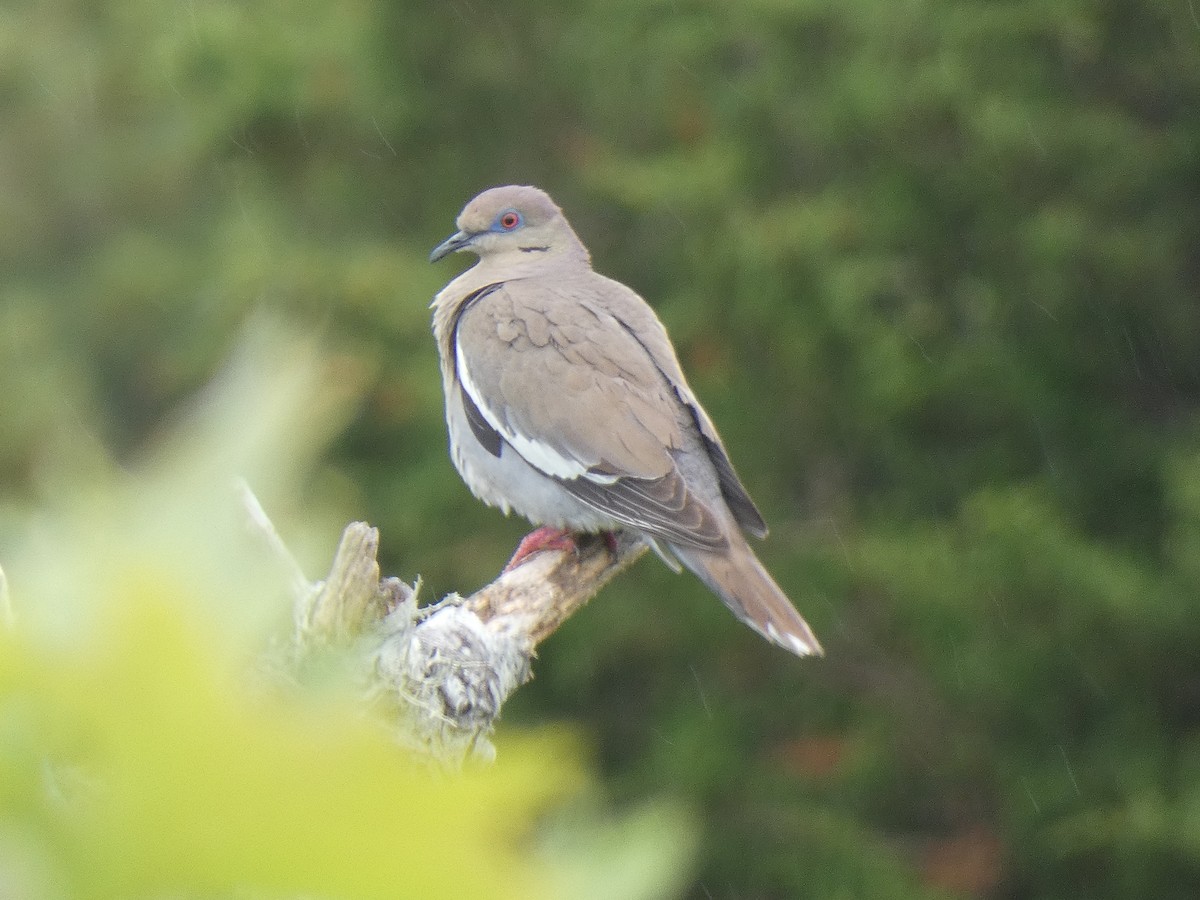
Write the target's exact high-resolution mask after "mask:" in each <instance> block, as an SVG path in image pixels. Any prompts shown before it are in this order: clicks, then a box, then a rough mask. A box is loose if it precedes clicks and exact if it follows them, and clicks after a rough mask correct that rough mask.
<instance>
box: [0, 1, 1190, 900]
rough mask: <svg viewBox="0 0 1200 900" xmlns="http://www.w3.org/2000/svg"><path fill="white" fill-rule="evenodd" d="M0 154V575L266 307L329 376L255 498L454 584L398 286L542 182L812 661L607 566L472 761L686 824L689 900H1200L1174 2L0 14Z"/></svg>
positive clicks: (682, 596)
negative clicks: (476, 201) (611, 287)
mask: <svg viewBox="0 0 1200 900" xmlns="http://www.w3.org/2000/svg"><path fill="white" fill-rule="evenodd" d="M0 125H2V127H0V197H2V198H3V202H4V212H3V215H2V216H0V272H2V273H3V274H2V276H0V422H3V427H2V428H0V565H3V564H6V563H7V562H8V560H7V558H6V556H5V554H6V553H10V554H11V553H16V552H17V550H16V549H15V548H18V547H20V546H21V545H22V543H23V541H24V540H25V539H26V536H27V533H28V531H29V529H30V527H31V522H34V521H35V520H36V519H37V517H38V515H39V511H40V510H42V509H43V508H44V507H45V505H46V504H47V503H48V502H49V501H48V499H47V498H48V496H54V495H55V492H56V491H57V492H59V494H60V495H61V493H62V492H63V488H62V486H61V484H62V482H63V478H64V477H66V476H63V475H62V474H61V473H63V472H67V473H70V476H71V477H70V478H68V479H67V480H68V482H69V483H70V484H73V485H78V484H81V483H82V484H86V483H87V477H88V473H89V472H91V471H92V469H91V468H89V466H93V465H95V464H94V463H93V462H90V460H92V459H93V456H94V455H95V453H96V452H97V451H96V450H95V447H96V446H99V447H103V448H107V449H108V451H109V452H111V454H113V456H114V457H115V459H116V460H117V462H118V463H119V464H122V465H124V464H130V461H132V460H136V459H138V458H139V454H141V453H142V452H143V449H142V448H144V447H145V446H146V444H147V441H149V440H151V439H152V438H153V437H154V436H155V435H157V434H160V433H162V431H163V429H165V428H167V427H168V424H169V423H170V422H172V421H173V417H174V415H175V413H174V411H175V410H176V409H177V408H178V407H179V405H180V404H181V403H182V402H183V401H184V399H185V398H187V397H189V396H191V395H193V394H194V393H195V392H196V391H197V390H198V389H199V388H200V387H201V386H202V385H204V384H205V383H206V382H207V381H209V379H210V378H212V376H213V374H214V373H215V372H216V371H218V370H219V368H220V365H221V362H222V360H223V359H225V357H226V356H227V355H228V353H229V352H230V348H231V347H232V346H233V345H234V343H235V341H236V339H237V338H236V336H237V335H238V333H239V331H240V330H241V328H242V325H243V323H244V322H245V321H247V320H248V319H249V318H251V317H252V316H253V315H254V314H255V313H256V312H259V311H262V310H264V309H265V310H270V311H272V312H273V313H274V314H275V315H278V316H282V317H284V318H286V319H287V320H289V321H291V322H292V323H293V324H295V325H297V326H298V327H301V328H302V329H304V330H306V331H308V332H309V333H310V334H315V335H318V336H319V337H320V340H321V341H322V342H324V343H325V345H326V346H328V347H331V348H333V352H334V353H335V363H336V364H335V365H332V366H331V367H330V368H329V369H328V370H326V375H327V377H328V378H330V379H333V380H335V381H336V380H338V379H342V378H344V379H346V380H348V381H351V382H355V383H358V382H360V381H362V382H365V384H366V385H367V387H366V391H365V398H364V400H363V401H362V402H361V404H360V405H359V406H357V407H354V408H353V415H352V416H351V418H350V421H349V422H348V424H346V425H345V426H344V427H340V428H339V430H338V431H337V437H336V438H335V439H334V442H333V444H332V446H331V447H330V449H329V450H328V452H327V453H326V454H325V455H324V456H323V457H321V460H320V462H319V463H316V464H314V465H313V466H312V467H311V468H310V469H308V470H306V471H308V472H309V474H308V475H306V476H305V477H304V478H303V479H300V480H299V482H298V484H297V485H295V492H294V494H293V496H291V497H290V498H289V500H288V502H289V503H290V504H292V505H293V506H294V507H295V508H297V509H299V508H305V507H307V508H309V509H311V510H314V511H316V512H315V515H314V517H312V521H316V522H319V523H323V524H325V525H326V526H328V529H329V530H328V533H327V534H325V535H308V537H307V538H306V539H307V540H308V541H309V542H310V551H311V553H312V556H313V558H314V559H318V560H319V559H320V552H321V551H320V550H319V549H318V548H319V547H321V546H322V541H325V542H327V546H328V547H332V544H333V541H334V538H335V535H336V525H335V524H334V523H336V522H339V521H341V520H345V519H349V518H352V517H363V518H367V519H369V520H370V521H372V522H373V523H374V524H377V525H379V526H380V527H381V529H382V533H383V540H384V544H385V554H386V564H387V568H389V569H391V570H392V571H394V572H396V573H397V574H402V575H406V576H410V577H411V576H412V575H414V574H416V573H417V572H419V573H420V574H421V575H423V576H424V578H425V579H426V582H427V587H428V589H429V590H430V592H431V593H442V592H445V591H448V590H452V589H458V590H463V591H466V590H469V589H471V588H474V587H475V586H477V585H478V584H480V583H482V582H484V581H486V580H488V579H490V577H491V576H492V575H493V574H494V573H495V571H496V570H497V569H498V568H499V566H500V565H502V563H503V561H504V559H505V558H506V556H507V554H508V552H510V550H511V548H512V546H513V544H514V543H515V540H516V539H517V537H518V536H519V534H520V533H521V530H522V527H523V523H520V522H506V521H504V520H502V519H500V518H499V517H498V516H497V515H496V514H495V513H494V512H493V511H490V510H487V509H484V508H482V507H481V506H480V505H479V504H477V503H476V502H475V501H474V500H473V499H472V498H471V497H470V496H469V495H468V493H467V491H466V489H465V488H464V487H463V486H462V485H461V484H460V483H459V482H458V480H457V478H456V477H455V475H454V473H453V471H452V468H451V466H450V464H449V461H448V459H447V457H446V454H445V437H444V432H443V425H442V422H441V397H440V387H439V384H438V375H437V365H436V357H435V353H434V349H433V346H432V341H431V339H430V337H429V334H428V311H427V309H426V305H427V303H428V300H429V299H430V298H431V297H432V295H433V293H434V292H435V291H436V290H437V288H438V287H439V286H440V285H441V284H442V283H444V282H445V281H446V280H447V279H448V278H449V277H450V276H451V274H452V273H453V271H455V270H456V267H457V261H456V262H455V264H450V263H446V264H442V265H440V266H437V267H431V266H429V265H427V264H426V262H425V256H426V254H427V252H428V249H429V248H430V247H432V246H433V245H434V244H435V243H436V242H437V241H438V240H440V239H441V238H442V237H444V236H445V235H446V234H448V233H449V232H450V231H451V230H452V228H453V218H454V216H455V215H456V213H457V211H458V209H459V208H460V207H461V205H462V204H463V203H464V202H465V201H466V200H467V199H469V197H470V196H472V195H473V194H474V193H475V192H477V191H478V190H480V189H482V188H483V187H487V186H490V185H493V184H500V183H508V182H521V183H535V184H538V185H540V186H542V187H544V188H546V189H547V190H549V191H550V192H551V193H552V194H553V195H554V196H555V197H556V199H557V200H558V201H559V202H560V204H561V205H563V207H564V208H565V209H566V211H567V213H568V215H569V216H570V218H571V220H572V222H573V223H574V224H575V226H576V229H577V231H578V232H579V233H580V235H581V236H582V237H583V238H584V240H585V242H586V243H588V245H589V246H590V248H591V249H592V252H593V257H594V259H595V262H596V264H597V267H598V268H600V269H601V270H602V271H604V272H605V273H606V274H609V275H612V276H614V277H616V278H619V279H621V280H623V281H625V282H627V283H628V284H630V285H632V286H634V287H635V288H637V289H638V290H639V291H640V292H641V293H643V294H644V295H645V296H646V297H647V298H648V299H649V300H650V301H651V303H652V304H653V305H655V307H656V308H657V309H658V310H659V312H660V314H661V315H662V317H663V319H664V320H665V321H666V323H667V325H668V327H669V328H670V329H671V331H672V333H673V335H674V337H675V339H676V343H677V345H678V348H679V351H680V354H681V357H682V359H683V362H684V366H685V368H686V369H687V370H688V372H689V373H690V376H691V379H692V382H693V386H694V387H695V388H696V390H697V392H698V393H699V394H700V396H701V397H702V399H703V400H704V401H705V402H706V404H707V406H708V408H709V411H710V412H711V413H712V415H713V417H714V419H715V420H716V421H717V423H718V424H719V426H720V427H721V429H722V432H723V434H724V436H725V439H726V442H727V443H728V444H729V446H730V449H731V451H732V453H733V456H734V458H735V461H736V462H737V463H738V465H739V468H740V469H741V471H742V474H743V476H744V480H745V481H746V482H747V484H748V485H749V487H750V489H751V492H752V494H754V495H755V496H756V497H757V498H758V499H759V500H760V504H761V506H762V507H763V509H764V512H765V514H766V517H767V519H768V521H769V522H770V523H771V525H772V535H771V538H770V539H769V540H768V541H767V542H766V543H765V544H763V545H762V548H761V555H762V557H763V559H764V561H765V562H766V563H767V565H768V567H769V568H771V569H772V571H773V572H774V573H775V574H776V576H777V578H778V579H779V581H780V582H781V583H782V584H783V585H785V586H786V587H787V589H788V590H789V592H790V593H791V594H792V596H793V597H794V598H795V599H796V601H797V603H798V605H799V606H800V607H801V608H802V609H803V610H804V611H805V613H806V615H807V616H808V617H809V619H810V621H811V622H812V624H813V625H814V627H815V629H816V630H817V633H818V634H819V635H820V636H821V638H822V640H823V642H824V644H825V647H826V649H827V652H828V657H827V658H826V659H825V660H823V661H820V662H798V661H796V660H794V659H791V658H789V657H788V656H787V655H786V654H783V653H781V652H776V651H774V650H772V649H771V648H769V647H768V646H766V645H765V644H764V643H762V642H761V641H760V640H758V639H757V638H756V637H755V636H754V635H753V634H751V633H750V632H749V631H747V630H745V629H742V628H740V627H739V626H737V625H736V623H734V621H733V620H732V619H731V618H730V617H729V615H728V614H727V613H726V612H725V610H724V609H723V608H722V607H721V606H720V604H719V603H717V602H715V601H714V600H713V599H712V598H711V597H709V596H708V595H707V594H706V593H705V592H704V590H703V589H702V588H701V587H700V586H699V585H698V584H697V583H696V582H695V581H694V580H692V579H689V578H684V577H676V576H673V575H671V574H670V573H669V572H667V571H665V570H664V569H662V568H661V567H659V566H658V565H657V563H655V562H653V561H646V562H644V563H642V564H640V565H639V567H638V569H637V570H636V571H635V572H634V573H633V574H631V575H629V576H627V577H625V578H624V579H623V580H622V582H621V583H620V584H619V585H616V586H614V587H612V588H610V589H608V590H606V592H605V593H604V594H603V595H602V596H601V597H600V598H598V599H597V601H596V602H594V603H593V604H592V605H591V606H590V607H589V608H587V609H586V610H584V611H583V613H581V614H580V615H579V616H577V617H576V618H575V619H574V620H573V621H571V622H570V623H569V624H568V626H567V627H566V628H565V629H564V630H563V631H562V632H560V633H559V634H558V635H556V636H555V637H554V638H553V639H552V640H551V641H550V642H549V643H548V644H547V645H546V646H545V648H544V651H543V653H542V658H541V659H540V660H539V663H538V668H537V675H538V678H537V680H536V681H535V682H534V683H533V684H531V685H529V686H528V687H526V688H525V689H523V690H522V692H521V693H520V694H519V695H518V697H517V698H516V700H515V701H514V702H513V704H512V707H511V710H510V714H509V717H508V720H509V721H510V722H513V723H518V724H534V723H545V722H562V721H569V722H571V723H574V724H575V725H577V726H578V727H580V728H581V729H582V730H583V731H584V734H585V737H586V740H587V742H589V743H590V744H591V745H592V746H593V747H594V752H595V758H596V759H597V760H598V762H599V765H600V767H601V769H602V772H603V774H604V776H605V778H604V781H605V785H606V790H607V792H608V794H609V795H610V796H611V797H613V798H615V800H616V801H617V802H618V803H634V802H640V801H643V800H645V799H647V798H654V797H660V796H670V797H675V798H679V799H681V800H683V801H684V802H686V803H688V804H690V805H691V806H692V807H693V808H694V809H695V810H697V811H698V814H699V820H700V829H701V835H700V851H699V854H698V862H697V864H696V867H695V870H694V872H693V875H692V880H691V883H690V886H689V887H688V888H687V896H689V897H697V898H699V897H764V898H774V897H779V898H785V897H943V896H954V895H966V896H985V897H1039V898H1041V897H1045V898H1051V897H1068V896H1089V897H1114V898H1115V897H1121V898H1124V897H1133V896H1156V897H1191V896H1195V895H1196V893H1197V891H1198V890H1200V887H1198V886H1200V650H1198V649H1197V648H1198V647H1200V610H1198V603H1197V599H1198V596H1197V595H1198V589H1200V487H1198V485H1200V442H1198V441H1197V436H1198V425H1200V418H1198V416H1197V411H1198V408H1200V362H1198V360H1200V303H1198V302H1197V288H1198V286H1200V284H1198V283H1200V253H1198V250H1197V248H1198V247H1200V17H1198V16H1197V12H1196V10H1195V9H1194V8H1193V6H1192V4H1191V3H1189V2H1188V0H1172V2H1158V0H1120V2H1108V3H1097V2H1087V0H1062V2H1057V3H1054V4H1047V3H1037V2H1032V0H1013V2H1003V3H984V2H964V0H959V2H948V0H907V2H900V3H895V2H883V0H846V2H841V3H831V2H810V0H796V2H780V0H742V2H739V3H726V2H720V3H718V2H708V0H672V2H665V0H664V2H653V0H638V2H633V0H617V2H611V0H610V2H604V3H601V2H598V0H580V2H574V3H567V4H561V5H555V6H553V7H551V6H548V5H546V4H539V3H533V2H528V0H514V2H508V3H504V4H487V3H483V2H472V3H468V2H455V0H451V2H448V3H441V4H432V3H429V4H425V3H416V2H393V3H384V2H381V0H377V2H371V0H346V2H341V3H337V4H307V3H297V2H276V3H264V2H255V0H251V2H236V3H235V2H223V0H206V2H178V3H170V4H163V3H146V2H125V3H114V4H108V5H105V6H102V7H97V6H95V5H94V4H85V3H81V2H66V0H59V2H55V3H50V4H45V3H43V4H32V3H15V4H10V5H9V6H8V7H6V9H5V10H4V12H3V13H2V14H0ZM336 418H337V417H336V416H334V419H336ZM48 473H49V474H48ZM54 473H59V474H54ZM72 479H73V480H72ZM299 518H303V517H299ZM317 565H318V567H319V563H317ZM314 571H315V569H314ZM20 589H21V586H20V584H18V583H16V581H15V578H14V584H13V586H12V590H13V594H14V600H15V601H17V602H18V603H19V599H20ZM438 837H439V836H438V835H437V834H430V835H428V837H427V838H426V839H427V840H431V841H436V840H437V839H438Z"/></svg>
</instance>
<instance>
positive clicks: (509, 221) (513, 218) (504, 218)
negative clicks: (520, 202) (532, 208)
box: [500, 209, 521, 231]
mask: <svg viewBox="0 0 1200 900" xmlns="http://www.w3.org/2000/svg"><path fill="white" fill-rule="evenodd" d="M520 224H521V215H520V213H518V212H517V211H516V210H515V209H510V210H509V211H508V212H506V213H503V214H502V215H501V216H500V227H501V228H503V229H504V230H505V231H512V230H513V229H514V228H516V227H517V226H518V225H520Z"/></svg>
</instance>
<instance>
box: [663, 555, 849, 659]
mask: <svg viewBox="0 0 1200 900" xmlns="http://www.w3.org/2000/svg"><path fill="white" fill-rule="evenodd" d="M671 550H672V552H674V553H675V555H676V556H678V557H679V559H680V560H681V561H682V562H683V564H684V565H685V566H687V567H688V568H689V569H691V570H692V572H693V573H695V575H696V577H697V578H699V579H700V580H701V581H703V582H704V583H705V584H706V585H708V587H709V589H710V590H712V591H713V593H715V594H716V595H717V596H718V597H720V598H721V600H723V601H724V603H725V605H726V606H728V607H729V608H730V610H732V611H733V614H734V615H735V616H737V617H738V618H739V619H741V620H742V621H743V622H745V623H746V624H747V625H749V626H750V627H751V628H753V629H754V630H755V631H757V632H758V633H759V634H761V635H762V636H763V637H765V638H766V639H767V640H768V641H770V642H771V643H773V644H777V645H778V646H780V647H783V648H784V649H785V650H790V651H791V652H792V653H795V654H796V655H797V656H821V655H823V654H824V652H825V651H824V650H822V649H821V644H820V643H819V642H818V641H817V638H816V635H814V634H813V632H812V629H811V628H809V627H808V623H807V622H805V621H804V617H803V616H801V615H800V613H798V612H796V607H794V606H793V605H792V601H791V600H789V599H788V598H787V595H786V594H785V593H784V592H783V591H782V590H780V588H779V585H777V584H776V583H775V579H773V578H772V577H771V576H770V575H769V574H768V573H767V570H766V569H764V568H763V565H762V563H760V562H759V561H758V557H757V556H755V555H754V551H753V550H751V549H750V545H749V544H747V543H746V542H745V540H743V539H742V537H741V535H732V536H731V539H730V544H729V546H728V547H726V548H723V549H722V550H719V551H715V552H714V551H708V550H699V549H696V548H693V547H681V546H678V545H674V544H673V545H671Z"/></svg>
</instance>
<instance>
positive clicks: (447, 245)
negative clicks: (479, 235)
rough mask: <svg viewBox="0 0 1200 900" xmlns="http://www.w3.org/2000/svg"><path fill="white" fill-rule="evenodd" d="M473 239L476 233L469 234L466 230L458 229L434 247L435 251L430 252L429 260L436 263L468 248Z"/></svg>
mask: <svg viewBox="0 0 1200 900" xmlns="http://www.w3.org/2000/svg"><path fill="white" fill-rule="evenodd" d="M473 240H475V235H473V234H468V233H467V232H465V231H456V232H455V233H454V234H452V235H450V237H448V238H446V239H445V240H444V241H442V242H441V243H440V244H438V245H437V246H436V247H434V248H433V252H432V253H430V254H429V261H430V262H431V263H435V262H437V261H438V260H439V259H442V258H444V257H447V256H449V255H450V254H451V253H457V252H458V251H459V250H466V249H467V247H469V246H471V241H473Z"/></svg>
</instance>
